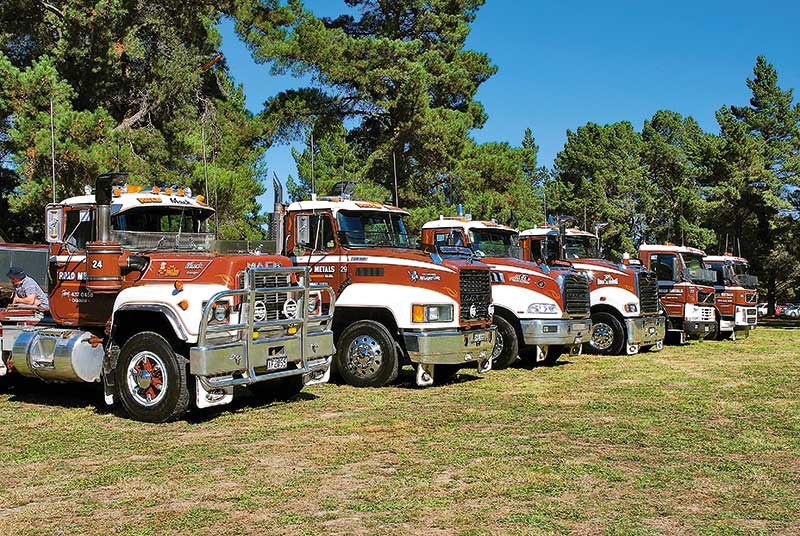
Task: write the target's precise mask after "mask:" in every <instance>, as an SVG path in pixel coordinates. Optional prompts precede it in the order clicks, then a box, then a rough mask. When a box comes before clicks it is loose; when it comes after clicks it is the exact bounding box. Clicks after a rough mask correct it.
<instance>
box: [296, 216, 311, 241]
mask: <svg viewBox="0 0 800 536" xmlns="http://www.w3.org/2000/svg"><path fill="white" fill-rule="evenodd" d="M296 223H297V226H296V231H295V236H296V242H297V245H298V246H307V245H309V244H310V243H311V218H310V217H309V216H308V214H300V215H299V216H297V220H296Z"/></svg>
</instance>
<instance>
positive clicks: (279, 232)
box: [270, 173, 286, 255]
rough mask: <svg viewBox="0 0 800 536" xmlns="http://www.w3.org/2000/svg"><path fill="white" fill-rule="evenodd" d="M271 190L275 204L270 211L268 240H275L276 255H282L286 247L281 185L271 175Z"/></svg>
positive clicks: (276, 177) (273, 175)
mask: <svg viewBox="0 0 800 536" xmlns="http://www.w3.org/2000/svg"><path fill="white" fill-rule="evenodd" d="M272 189H273V192H274V194H275V203H274V205H273V211H272V225H270V235H271V236H270V238H272V239H273V240H275V250H276V253H277V254H278V255H281V254H283V253H284V251H283V248H284V247H285V246H286V237H285V229H284V223H283V185H281V183H280V181H279V180H278V176H277V175H275V174H274V173H273V174H272Z"/></svg>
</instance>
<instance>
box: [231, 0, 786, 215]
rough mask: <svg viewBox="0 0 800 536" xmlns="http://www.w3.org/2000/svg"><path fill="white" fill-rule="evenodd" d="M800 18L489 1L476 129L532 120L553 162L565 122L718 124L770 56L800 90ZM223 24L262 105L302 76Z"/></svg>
mask: <svg viewBox="0 0 800 536" xmlns="http://www.w3.org/2000/svg"><path fill="white" fill-rule="evenodd" d="M305 4H306V6H307V7H308V8H309V9H311V10H312V11H313V12H314V13H316V14H318V15H320V16H335V15H337V14H339V13H341V12H343V11H344V10H345V9H346V8H345V6H344V2H342V1H339V0H306V2H305ZM799 24H800V2H798V1H796V0H795V1H789V0H772V1H770V0H768V1H765V2H759V3H753V2H745V1H741V0H728V1H721V0H694V1H686V0H672V1H665V0H645V1H642V0H638V1H633V0H607V1H604V2H601V1H584V0H573V1H559V0H551V1H549V2H544V1H541V2H534V1H527V0H525V1H520V0H517V1H515V0H487V2H486V5H485V6H484V7H483V8H481V10H480V11H479V13H478V17H477V20H476V21H475V23H474V24H473V29H472V32H471V34H470V37H469V39H468V41H467V46H468V48H470V49H473V50H478V51H481V52H486V53H487V54H488V55H489V57H490V58H491V60H492V62H493V63H494V64H495V65H497V66H498V72H497V74H496V75H495V76H494V77H492V78H491V79H490V80H489V81H488V82H486V83H485V84H484V85H482V86H481V88H480V90H479V91H478V95H477V99H478V100H479V101H481V102H482V103H483V105H484V107H485V109H486V112H487V114H488V116H489V119H488V121H487V122H486V125H485V126H484V128H483V129H481V130H476V131H475V132H474V133H473V135H474V137H475V139H476V140H478V141H479V142H485V141H508V142H511V143H512V144H518V143H519V141H520V140H521V139H522V134H523V131H524V130H525V128H526V127H530V128H531V129H532V130H533V133H534V136H535V137H536V141H537V143H538V144H539V146H540V152H539V163H540V164H543V165H546V166H548V167H549V166H551V165H552V162H553V158H554V157H555V155H556V153H558V151H559V150H561V148H562V147H563V145H564V141H565V140H566V131H567V130H568V129H571V130H574V129H576V128H577V127H579V126H581V125H583V124H585V123H587V122H589V121H593V122H597V123H611V122H614V121H622V120H627V121H631V122H632V123H633V124H634V126H635V127H636V128H637V129H641V126H642V123H643V122H644V120H645V119H647V118H649V117H651V116H652V115H653V113H654V112H656V111H657V110H659V109H671V110H674V111H676V112H679V113H682V114H684V115H691V116H692V117H694V118H695V119H696V120H697V121H698V122H699V123H700V125H701V126H702V127H703V128H704V129H705V130H708V131H713V132H716V131H717V126H716V121H715V119H714V112H715V111H716V110H717V109H719V108H720V107H721V106H722V105H724V104H746V103H747V99H748V98H749V91H748V89H747V87H746V86H745V79H746V78H747V77H749V76H751V75H752V69H753V65H754V64H755V58H756V56H757V55H759V54H763V55H765V56H766V57H767V59H768V60H769V61H770V62H771V63H772V64H774V65H775V66H776V68H777V69H778V75H779V82H780V84H781V86H782V87H783V88H784V89H785V88H789V87H793V88H796V92H795V93H797V92H798V91H800V28H799V27H798V26H799ZM222 33H223V47H222V48H223V52H224V54H225V57H226V58H227V61H228V64H229V66H230V68H231V71H232V74H233V76H234V77H235V78H236V80H237V81H238V82H239V83H241V84H243V85H244V89H245V93H246V95H247V105H248V107H249V108H250V109H251V110H253V111H255V112H257V111H259V110H260V109H261V107H262V104H263V102H264V101H265V100H266V99H267V98H269V97H271V96H273V95H275V94H277V93H278V92H280V91H282V90H284V89H287V88H292V87H300V86H302V85H303V83H304V81H300V80H296V79H293V78H291V77H274V76H271V75H270V73H269V68H268V67H267V66H264V65H257V64H255V63H253V61H252V60H251V58H250V55H249V52H248V50H247V49H246V48H245V47H244V45H242V44H241V43H240V42H238V39H237V37H236V35H235V33H234V32H233V27H232V24H230V23H223V25H222ZM795 100H796V101H797V98H796V99H795ZM267 165H268V166H269V168H270V170H271V171H272V170H274V171H275V172H276V173H277V174H278V176H279V177H280V178H281V179H282V180H284V179H285V178H286V176H287V175H288V174H292V175H294V176H296V175H297V172H296V168H295V166H294V161H293V160H292V157H291V154H290V151H289V147H288V146H276V147H273V148H271V149H270V150H269V152H268V153H267ZM261 201H262V204H264V205H266V203H267V202H271V194H267V196H265V198H264V199H262V200H261Z"/></svg>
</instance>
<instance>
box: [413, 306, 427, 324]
mask: <svg viewBox="0 0 800 536" xmlns="http://www.w3.org/2000/svg"><path fill="white" fill-rule="evenodd" d="M411 321H412V322H425V307H423V306H422V305H412V306H411Z"/></svg>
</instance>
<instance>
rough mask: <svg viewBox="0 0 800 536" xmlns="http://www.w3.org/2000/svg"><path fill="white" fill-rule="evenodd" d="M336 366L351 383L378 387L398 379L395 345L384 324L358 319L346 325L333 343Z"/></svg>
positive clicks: (398, 367) (397, 360)
mask: <svg viewBox="0 0 800 536" xmlns="http://www.w3.org/2000/svg"><path fill="white" fill-rule="evenodd" d="M334 359H335V361H336V370H337V371H338V373H339V376H340V377H341V378H342V380H344V381H345V382H346V383H348V384H350V385H352V386H353V387H381V386H384V385H387V384H389V383H391V382H393V381H395V380H396V379H397V374H398V371H399V369H400V366H399V359H398V355H397V349H396V345H395V342H394V339H393V338H392V335H391V333H389V330H387V329H386V326H384V325H383V324H381V323H379V322H375V321H373V320H359V321H358V322H355V323H353V324H351V325H350V326H348V327H347V329H345V330H344V331H343V332H342V335H341V336H340V337H339V342H338V343H337V344H336V356H335V358H334Z"/></svg>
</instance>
